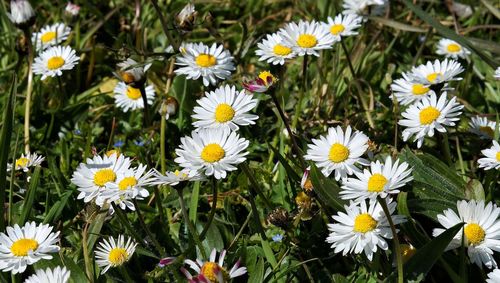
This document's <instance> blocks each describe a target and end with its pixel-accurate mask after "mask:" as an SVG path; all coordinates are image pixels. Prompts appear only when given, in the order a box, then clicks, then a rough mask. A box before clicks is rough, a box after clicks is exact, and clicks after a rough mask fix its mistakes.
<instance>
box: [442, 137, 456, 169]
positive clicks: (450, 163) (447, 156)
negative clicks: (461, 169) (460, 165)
mask: <svg viewBox="0 0 500 283" xmlns="http://www.w3.org/2000/svg"><path fill="white" fill-rule="evenodd" d="M441 146H442V149H443V154H444V158H445V159H446V162H447V163H448V166H450V167H451V166H453V161H452V160H451V153H450V142H449V140H448V134H447V133H442V139H441Z"/></svg>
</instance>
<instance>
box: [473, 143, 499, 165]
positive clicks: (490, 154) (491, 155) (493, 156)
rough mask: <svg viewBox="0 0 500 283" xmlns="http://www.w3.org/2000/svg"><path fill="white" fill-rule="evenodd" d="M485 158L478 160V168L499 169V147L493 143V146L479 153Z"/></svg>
mask: <svg viewBox="0 0 500 283" xmlns="http://www.w3.org/2000/svg"><path fill="white" fill-rule="evenodd" d="M481 152H482V153H483V155H484V156H485V157H483V158H479V160H478V161H477V162H478V163H479V168H484V170H491V169H500V145H499V144H498V142H497V141H493V146H492V147H490V148H487V149H483V150H482V151H481Z"/></svg>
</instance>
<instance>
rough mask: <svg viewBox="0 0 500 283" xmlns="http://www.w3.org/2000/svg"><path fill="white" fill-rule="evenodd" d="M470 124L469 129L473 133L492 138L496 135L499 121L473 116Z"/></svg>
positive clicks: (488, 138) (486, 138) (483, 137)
mask: <svg viewBox="0 0 500 283" xmlns="http://www.w3.org/2000/svg"><path fill="white" fill-rule="evenodd" d="M469 126H470V129H469V131H470V132H471V133H474V134H476V135H478V136H479V137H481V139H485V140H491V139H492V138H493V136H494V135H495V129H496V126H497V123H496V122H495V121H490V120H488V118H486V117H481V116H475V117H472V119H471V121H470V122H469Z"/></svg>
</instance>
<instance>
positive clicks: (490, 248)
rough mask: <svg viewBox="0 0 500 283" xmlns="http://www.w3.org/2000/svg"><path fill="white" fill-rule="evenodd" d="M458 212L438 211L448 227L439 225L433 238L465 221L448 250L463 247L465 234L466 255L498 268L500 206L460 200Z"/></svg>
mask: <svg viewBox="0 0 500 283" xmlns="http://www.w3.org/2000/svg"><path fill="white" fill-rule="evenodd" d="M457 211H458V214H457V213H456V212H455V211H454V210H453V209H451V208H450V209H447V210H445V211H443V214H438V216H437V220H438V221H439V223H440V224H441V225H442V226H443V227H444V228H445V229H442V228H436V229H434V231H433V232H432V235H433V236H434V237H437V236H439V235H440V234H441V233H443V232H444V231H445V230H446V229H448V228H451V227H453V226H455V225H456V224H458V223H462V222H464V223H465V225H464V227H463V229H460V231H459V232H458V233H457V234H456V235H455V237H454V238H453V240H451V242H450V244H448V247H447V248H446V250H452V249H456V248H459V247H461V246H462V235H464V236H465V239H463V242H464V245H465V246H466V247H467V254H468V255H469V258H470V260H471V262H472V263H475V264H477V265H478V266H479V267H481V265H482V264H484V265H486V267H488V268H497V263H496V262H495V259H494V258H493V252H494V251H500V246H499V245H498V243H499V241H500V221H498V215H500V208H498V207H497V206H496V204H493V203H491V202H490V203H488V204H485V203H484V202H483V201H477V202H476V201H475V200H471V201H465V200H462V201H458V202H457Z"/></svg>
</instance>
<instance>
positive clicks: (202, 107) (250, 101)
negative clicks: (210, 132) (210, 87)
mask: <svg viewBox="0 0 500 283" xmlns="http://www.w3.org/2000/svg"><path fill="white" fill-rule="evenodd" d="M196 103H197V104H198V105H197V106H195V107H194V109H193V111H194V114H193V115H192V116H191V117H193V119H196V120H197V121H195V122H193V126H195V127H196V128H198V129H205V128H217V129H228V130H232V131H237V130H238V129H239V126H247V125H253V124H255V120H257V119H258V118H259V116H257V115H253V114H249V113H248V112H249V111H251V110H252V109H254V108H255V107H256V106H257V103H258V100H257V99H254V98H253V95H252V94H246V93H245V91H244V90H242V91H237V90H236V87H235V86H229V85H226V86H221V87H219V88H217V89H216V90H215V91H211V92H205V97H202V98H201V99H198V100H197V101H196Z"/></svg>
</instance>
